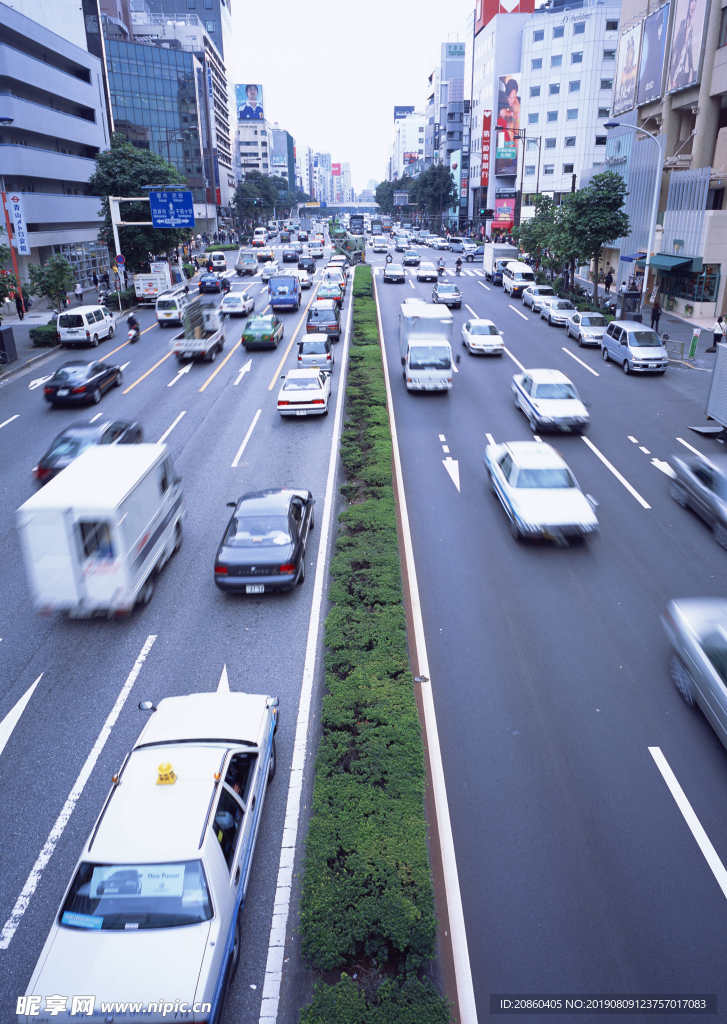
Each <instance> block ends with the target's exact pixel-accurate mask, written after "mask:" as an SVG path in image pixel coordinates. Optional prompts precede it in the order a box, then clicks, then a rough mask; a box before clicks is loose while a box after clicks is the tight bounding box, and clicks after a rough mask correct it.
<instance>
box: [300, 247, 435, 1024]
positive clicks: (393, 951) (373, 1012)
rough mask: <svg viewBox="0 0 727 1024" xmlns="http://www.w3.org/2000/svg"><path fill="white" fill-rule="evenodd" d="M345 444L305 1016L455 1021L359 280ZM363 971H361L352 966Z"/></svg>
mask: <svg viewBox="0 0 727 1024" xmlns="http://www.w3.org/2000/svg"><path fill="white" fill-rule="evenodd" d="M352 292H353V318H352V320H353V330H352V345H351V349H350V355H349V370H348V383H347V388H346V417H347V418H346V422H345V426H344V431H343V437H342V441H341V458H342V462H343V465H344V469H345V473H346V477H347V483H346V484H345V485H344V487H343V488H342V490H343V493H344V494H346V496H347V497H348V498H349V499H350V504H349V505H348V507H347V508H346V509H345V511H344V512H342V513H341V516H340V517H339V521H340V523H341V530H340V532H339V534H338V537H337V541H336V548H335V552H334V555H333V559H332V562H331V574H332V576H333V580H334V582H333V584H332V586H331V590H330V597H331V602H332V605H333V607H332V608H331V610H330V612H329V614H328V617H327V619H326V627H325V643H326V658H325V665H326V691H327V692H326V695H325V697H324V699H323V705H322V712H321V726H322V738H321V743H320V747H319V750H318V755H317V759H316V774H315V783H314V794H313V807H312V817H311V823H310V828H309V832H308V837H307V840H306V859H305V870H304V874H303V884H302V896H301V931H302V937H303V953H304V955H305V957H306V958H307V959H308V961H309V962H310V963H311V965H312V966H313V967H314V968H316V969H318V970H319V971H337V972H339V973H340V980H339V981H338V982H336V983H333V984H331V983H328V982H327V981H324V980H323V979H320V980H319V981H318V983H317V984H316V986H315V990H314V995H313V999H312V1002H311V1003H310V1004H309V1005H308V1006H306V1007H304V1008H303V1009H302V1011H301V1018H300V1020H301V1024H420V1022H425V1021H426V1022H427V1024H430V1022H431V1024H446V1022H447V1021H448V1020H449V1007H448V1005H447V1003H446V1002H445V1000H444V999H442V997H441V996H440V995H439V993H438V992H437V991H436V989H435V987H434V986H433V985H432V983H431V981H429V979H428V978H426V977H424V976H423V974H422V972H423V969H424V967H425V966H426V964H427V962H428V961H429V960H430V959H432V957H433V956H434V952H435V941H436V919H435V914H434V891H433V885H432V879H431V870H430V865H429V858H428V851H427V845H426V820H425V817H424V787H425V769H424V749H423V744H422V737H421V730H420V725H419V719H418V716H417V709H416V703H415V698H414V687H413V680H412V676H411V672H410V668H409V661H408V655H407V639H406V617H405V612H404V605H403V591H402V579H401V567H400V562H399V546H398V536H397V527H396V511H395V504H394V491H393V482H392V467H391V460H392V442H391V432H390V428H389V419H388V413H387V408H386V388H385V385H384V375H383V368H382V363H381V349H380V347H379V335H378V325H377V320H376V304H375V301H374V299H373V290H372V273H371V268H370V267H369V266H365V265H363V266H358V267H357V269H356V272H355V276H354V281H353V289H352ZM354 974H356V979H355V980H354V978H353V975H354Z"/></svg>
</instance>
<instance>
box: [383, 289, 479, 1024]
mask: <svg viewBox="0 0 727 1024" xmlns="http://www.w3.org/2000/svg"><path fill="white" fill-rule="evenodd" d="M374 294H375V296H376V317H377V320H378V324H379V336H380V338H381V355H382V363H383V367H384V380H385V382H386V396H387V399H388V406H389V422H390V425H391V440H392V450H393V454H394V472H395V473H396V481H397V490H398V496H399V512H400V514H401V530H402V534H403V537H404V560H405V562H406V570H407V579H408V583H409V601H410V603H411V612H412V621H413V625H414V637H413V640H414V646H415V649H416V656H417V664H418V666H419V673H420V678H422V679H425V678H427V677H429V678H428V680H427V682H422V683H420V684H419V685H420V686H421V695H422V705H423V710H424V722H425V727H426V745H427V749H428V753H429V764H430V768H431V772H432V783H433V789H434V802H435V806H436V808H437V826H438V831H439V845H440V848H441V854H442V869H443V872H444V886H445V891H446V898H447V909H448V911H449V927H450V931H451V934H452V956H453V958H454V972H455V977H456V983H457V1001H458V1003H459V1020H460V1024H477V1007H476V1005H475V993H474V986H473V984H472V968H471V966H470V957H469V950H468V948H467V931H466V929H465V923H464V911H463V909H462V893H461V892H460V888H459V874H458V871H457V856H456V854H455V850H454V837H453V835H452V822H451V819H450V816H449V803H448V801H447V785H446V782H445V779H444V766H443V764H442V751H441V748H440V746H439V732H438V729H437V715H436V711H435V709H434V697H433V694H432V683H431V676H430V668H429V658H428V656H427V642H426V637H425V635H424V619H423V617H422V606H421V601H420V599H419V584H418V583H417V572H416V564H415V562H414V548H413V545H412V539H411V530H410V528H409V512H408V509H407V503H406V493H405V491H404V478H403V475H402V471H401V455H400V452H399V439H398V434H397V430H396V417H395V415H394V400H393V398H392V394H391V380H390V378H389V364H388V361H387V358H386V341H385V338H384V327H383V324H382V323H381V309H380V307H379V302H378V292H377V291H376V286H375V285H374Z"/></svg>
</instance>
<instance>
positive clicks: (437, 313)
mask: <svg viewBox="0 0 727 1024" xmlns="http://www.w3.org/2000/svg"><path fill="white" fill-rule="evenodd" d="M452 323H453V321H452V313H451V311H450V310H449V309H448V308H447V307H446V306H443V305H441V304H439V303H436V304H434V305H429V304H428V303H426V302H402V304H401V309H400V310H399V355H400V356H401V372H402V375H403V377H404V381H405V382H406V387H407V391H449V389H450V388H451V387H452V374H453V373H454V370H453V369H452ZM458 358H459V357H458Z"/></svg>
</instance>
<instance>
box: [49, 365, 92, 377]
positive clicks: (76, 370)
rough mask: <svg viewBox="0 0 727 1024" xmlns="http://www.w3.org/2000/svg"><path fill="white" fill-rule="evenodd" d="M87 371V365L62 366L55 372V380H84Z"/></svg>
mask: <svg viewBox="0 0 727 1024" xmlns="http://www.w3.org/2000/svg"><path fill="white" fill-rule="evenodd" d="M87 371H88V367H87V366H62V367H61V368H60V370H56V372H55V373H54V374H53V380H82V379H83V378H84V377H85V376H86V373H87Z"/></svg>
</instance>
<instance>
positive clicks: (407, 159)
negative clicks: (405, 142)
mask: <svg viewBox="0 0 727 1024" xmlns="http://www.w3.org/2000/svg"><path fill="white" fill-rule="evenodd" d="M402 162H403V164H404V166H405V167H407V166H408V165H409V164H415V163H416V162H417V154H416V153H404V154H403V156H402Z"/></svg>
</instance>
